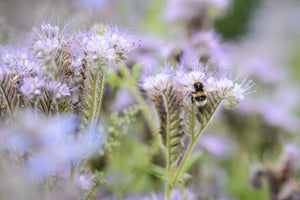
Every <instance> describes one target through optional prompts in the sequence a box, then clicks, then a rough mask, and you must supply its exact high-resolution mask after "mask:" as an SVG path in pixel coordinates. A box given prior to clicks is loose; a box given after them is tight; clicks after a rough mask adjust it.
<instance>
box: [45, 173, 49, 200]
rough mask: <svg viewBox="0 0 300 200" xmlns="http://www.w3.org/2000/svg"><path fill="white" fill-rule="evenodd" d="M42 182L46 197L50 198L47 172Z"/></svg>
mask: <svg viewBox="0 0 300 200" xmlns="http://www.w3.org/2000/svg"><path fill="white" fill-rule="evenodd" d="M43 182H44V190H45V196H46V199H50V189H49V180H48V175H47V174H46V175H45V177H44V180H43Z"/></svg>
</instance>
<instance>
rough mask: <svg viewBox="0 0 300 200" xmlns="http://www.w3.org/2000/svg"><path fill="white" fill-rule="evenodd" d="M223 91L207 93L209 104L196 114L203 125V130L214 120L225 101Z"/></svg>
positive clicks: (200, 108)
mask: <svg viewBox="0 0 300 200" xmlns="http://www.w3.org/2000/svg"><path fill="white" fill-rule="evenodd" d="M223 94H224V92H223V91H213V92H208V93H207V103H206V105H205V106H204V107H199V108H198V112H197V113H196V116H197V119H198V121H199V123H200V124H201V128H204V127H206V125H207V124H208V122H209V121H210V120H211V119H212V117H213V115H214V113H215V111H216V110H217V108H218V107H219V105H220V104H221V102H222V101H223V100H224V95H223Z"/></svg>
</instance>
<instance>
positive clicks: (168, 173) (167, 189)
mask: <svg viewBox="0 0 300 200" xmlns="http://www.w3.org/2000/svg"><path fill="white" fill-rule="evenodd" d="M163 99H164V102H165V107H166V114H167V119H166V123H167V130H166V137H167V138H166V145H167V164H166V179H167V180H168V182H170V180H171V175H172V174H171V133H170V131H171V127H170V124H171V122H170V111H169V102H168V100H167V98H166V96H165V94H163ZM168 182H166V183H165V195H166V196H165V199H170V195H171V190H172V188H171V187H170V185H169V183H168Z"/></svg>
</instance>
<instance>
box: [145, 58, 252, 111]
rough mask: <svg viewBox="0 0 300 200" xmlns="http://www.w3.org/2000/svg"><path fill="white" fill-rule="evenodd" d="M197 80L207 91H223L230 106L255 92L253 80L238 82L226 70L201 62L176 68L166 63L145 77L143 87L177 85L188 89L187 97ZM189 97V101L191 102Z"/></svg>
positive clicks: (149, 89)
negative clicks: (155, 73)
mask: <svg viewBox="0 0 300 200" xmlns="http://www.w3.org/2000/svg"><path fill="white" fill-rule="evenodd" d="M197 81H199V82H202V83H203V85H204V86H205V87H206V88H207V91H220V92H222V94H223V98H224V101H225V105H226V106H227V107H230V108H235V107H236V106H238V105H239V103H240V102H241V101H243V100H244V99H245V97H244V96H245V95H247V94H249V93H251V92H253V90H251V89H252V87H253V82H252V81H251V80H250V81H249V80H246V79H245V80H243V81H242V82H241V83H238V82H237V80H236V79H232V74H230V73H228V72H227V71H226V70H221V69H220V70H218V71H216V70H215V69H214V68H209V66H208V65H203V64H201V63H191V64H181V65H179V66H177V67H175V69H174V68H173V67H172V66H170V65H166V66H164V67H163V69H162V72H161V73H159V74H157V75H150V76H148V77H145V78H144V82H143V88H144V89H145V90H146V91H150V92H151V91H154V92H155V91H156V92H157V91H158V92H163V91H164V90H166V89H167V87H168V86H170V85H175V86H176V88H179V89H180V90H182V91H186V95H185V96H186V97H190V96H191V94H190V93H188V91H189V90H190V91H193V90H194V89H193V88H191V86H192V85H193V84H194V83H195V82H197ZM189 99H190V98H188V102H189V103H191V102H190V101H189Z"/></svg>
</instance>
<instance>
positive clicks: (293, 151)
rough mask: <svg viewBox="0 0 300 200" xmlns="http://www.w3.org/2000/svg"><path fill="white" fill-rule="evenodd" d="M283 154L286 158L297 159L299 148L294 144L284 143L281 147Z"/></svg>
mask: <svg viewBox="0 0 300 200" xmlns="http://www.w3.org/2000/svg"><path fill="white" fill-rule="evenodd" d="M283 155H284V156H285V157H287V158H288V159H292V160H297V159H298V158H299V156H300V149H299V147H298V146H297V145H295V144H286V145H285V146H284V147H283Z"/></svg>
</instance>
